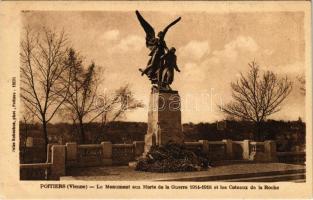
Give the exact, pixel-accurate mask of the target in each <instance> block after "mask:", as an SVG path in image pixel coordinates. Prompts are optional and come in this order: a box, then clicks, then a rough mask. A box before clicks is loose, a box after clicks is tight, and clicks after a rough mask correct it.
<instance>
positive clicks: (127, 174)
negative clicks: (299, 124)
mask: <svg viewBox="0 0 313 200" xmlns="http://www.w3.org/2000/svg"><path fill="white" fill-rule="evenodd" d="M213 164H214V163H213ZM67 174H68V176H63V177H61V180H92V181H94V180H98V181H222V182H224V181H236V182H246V181H249V182H273V181H293V182H304V181H305V166H304V165H293V164H285V163H239V164H228V165H222V166H216V167H212V168H209V169H208V170H206V171H196V172H176V173H151V172H141V171H135V170H134V168H133V167H129V166H111V167H90V168H76V169H71V171H67Z"/></svg>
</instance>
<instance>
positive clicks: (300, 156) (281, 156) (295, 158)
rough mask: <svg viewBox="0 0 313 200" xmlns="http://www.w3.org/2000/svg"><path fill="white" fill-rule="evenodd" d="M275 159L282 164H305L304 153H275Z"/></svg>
mask: <svg viewBox="0 0 313 200" xmlns="http://www.w3.org/2000/svg"><path fill="white" fill-rule="evenodd" d="M277 159H278V161H279V162H282V163H294V164H305V162H306V153H305V152H303V151H299V152H277Z"/></svg>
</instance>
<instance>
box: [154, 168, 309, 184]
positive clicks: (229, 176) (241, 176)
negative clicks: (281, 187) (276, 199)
mask: <svg viewBox="0 0 313 200" xmlns="http://www.w3.org/2000/svg"><path fill="white" fill-rule="evenodd" d="M304 173H305V169H296V170H284V171H269V172H258V173H245V174H227V175H211V176H198V177H187V178H174V179H162V180H161V179H159V180H156V181H199V182H200V181H227V180H231V179H247V178H260V177H264V176H275V175H276V176H278V175H293V174H304ZM303 178H305V177H303Z"/></svg>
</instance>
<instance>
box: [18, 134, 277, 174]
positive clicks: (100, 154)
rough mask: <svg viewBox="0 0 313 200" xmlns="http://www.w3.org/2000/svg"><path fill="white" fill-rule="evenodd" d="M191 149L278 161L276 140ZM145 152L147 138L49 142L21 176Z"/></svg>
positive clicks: (114, 161) (202, 143) (200, 144)
mask: <svg viewBox="0 0 313 200" xmlns="http://www.w3.org/2000/svg"><path fill="white" fill-rule="evenodd" d="M184 145H185V147H186V148H187V149H189V150H194V151H201V152H202V153H204V154H207V155H208V158H209V160H211V161H214V160H253V161H262V162H269V161H277V154H276V144H275V142H274V141H264V142H253V141H250V140H244V141H232V140H229V139H227V140H222V141H207V140H199V141H197V142H185V143H184ZM143 153H144V142H143V141H135V142H133V143H132V144H112V143H111V142H107V141H105V142H102V143H101V144H83V145H79V144H76V143H74V142H71V143H66V144H65V145H51V144H49V145H48V146H47V162H46V163H36V164H21V165H20V171H21V180H37V179H39V180H45V179H49V180H58V179H59V178H60V176H64V175H65V174H66V168H70V167H90V166H109V165H127V164H128V163H129V162H130V161H134V160H135V159H136V158H138V157H140V156H141V155H142V154H143Z"/></svg>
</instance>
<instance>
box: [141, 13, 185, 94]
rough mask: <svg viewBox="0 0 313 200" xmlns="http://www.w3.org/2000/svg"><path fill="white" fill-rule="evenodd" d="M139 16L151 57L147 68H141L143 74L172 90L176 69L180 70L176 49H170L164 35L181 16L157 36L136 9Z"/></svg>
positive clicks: (154, 83)
mask: <svg viewBox="0 0 313 200" xmlns="http://www.w3.org/2000/svg"><path fill="white" fill-rule="evenodd" d="M136 15H137V18H138V20H139V22H140V24H141V26H142V27H143V29H144V31H145V33H146V46H147V48H149V49H150V51H151V52H150V54H149V56H150V59H149V61H148V64H147V66H146V67H145V69H142V68H139V71H140V72H141V75H142V76H143V75H147V76H148V78H149V80H150V81H151V83H152V84H153V85H155V86H157V88H158V89H159V90H171V87H170V84H172V82H173V80H174V69H175V70H176V71H178V72H180V70H179V69H178V67H177V63H176V60H177V58H176V55H175V51H176V49H175V48H174V47H171V48H170V49H168V47H167V46H166V43H165V41H164V37H165V34H166V32H167V31H168V29H169V28H170V27H171V26H173V25H175V24H176V23H177V22H178V21H179V20H180V19H181V18H180V17H179V18H178V19H176V20H175V21H173V22H172V23H170V24H169V25H168V26H166V27H165V29H164V30H163V31H160V32H159V33H158V35H157V37H156V36H155V32H154V29H153V27H152V26H151V25H150V24H149V23H148V22H147V21H146V20H145V19H144V18H143V17H142V15H141V14H140V13H139V12H138V11H136Z"/></svg>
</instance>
